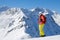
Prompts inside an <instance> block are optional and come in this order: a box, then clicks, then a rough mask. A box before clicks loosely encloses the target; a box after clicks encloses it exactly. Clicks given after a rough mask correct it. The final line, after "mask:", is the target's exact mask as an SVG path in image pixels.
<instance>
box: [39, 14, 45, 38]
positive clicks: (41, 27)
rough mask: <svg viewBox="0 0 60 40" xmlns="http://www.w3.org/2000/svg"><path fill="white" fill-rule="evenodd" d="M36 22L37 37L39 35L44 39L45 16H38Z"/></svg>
mask: <svg viewBox="0 0 60 40" xmlns="http://www.w3.org/2000/svg"><path fill="white" fill-rule="evenodd" d="M38 22H39V35H40V37H44V36H45V33H44V25H45V23H46V17H45V15H43V14H41V15H40V16H39V20H38Z"/></svg>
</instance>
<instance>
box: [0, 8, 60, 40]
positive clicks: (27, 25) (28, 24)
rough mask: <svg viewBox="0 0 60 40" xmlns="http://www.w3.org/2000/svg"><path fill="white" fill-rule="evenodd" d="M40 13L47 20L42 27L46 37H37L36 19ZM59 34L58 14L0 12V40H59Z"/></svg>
mask: <svg viewBox="0 0 60 40" xmlns="http://www.w3.org/2000/svg"><path fill="white" fill-rule="evenodd" d="M2 8H3V7H2ZM2 8H0V10H1V9H2ZM4 8H6V7H4ZM41 13H43V14H44V15H45V16H46V18H47V22H46V24H45V26H44V31H45V35H46V37H39V30H38V17H39V14H41ZM59 34H60V14H58V13H55V12H52V11H51V10H49V9H44V8H34V9H31V10H29V9H23V8H8V9H4V10H3V11H1V12H0V40H37V39H38V40H40V39H41V40H47V39H51V40H52V39H54V40H56V39H57V38H58V40H59V39H60V38H59V37H60V36H59ZM53 35H57V36H53Z"/></svg>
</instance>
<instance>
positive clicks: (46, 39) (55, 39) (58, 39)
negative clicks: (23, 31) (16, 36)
mask: <svg viewBox="0 0 60 40" xmlns="http://www.w3.org/2000/svg"><path fill="white" fill-rule="evenodd" d="M24 40H60V35H57V36H48V37H41V38H30V39H24Z"/></svg>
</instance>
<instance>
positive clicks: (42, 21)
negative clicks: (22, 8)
mask: <svg viewBox="0 0 60 40" xmlns="http://www.w3.org/2000/svg"><path fill="white" fill-rule="evenodd" d="M38 23H39V24H45V23H46V17H45V15H43V14H41V15H40V16H39V20H38Z"/></svg>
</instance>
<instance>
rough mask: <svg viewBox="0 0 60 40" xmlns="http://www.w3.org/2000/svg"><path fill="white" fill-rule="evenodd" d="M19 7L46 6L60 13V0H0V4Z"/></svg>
mask: <svg viewBox="0 0 60 40" xmlns="http://www.w3.org/2000/svg"><path fill="white" fill-rule="evenodd" d="M4 5H5V6H9V7H20V8H36V7H40V8H48V9H50V10H55V11H57V12H59V13H60V0H0V6H4Z"/></svg>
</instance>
